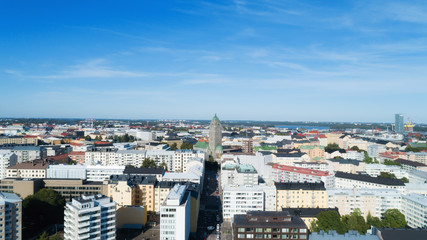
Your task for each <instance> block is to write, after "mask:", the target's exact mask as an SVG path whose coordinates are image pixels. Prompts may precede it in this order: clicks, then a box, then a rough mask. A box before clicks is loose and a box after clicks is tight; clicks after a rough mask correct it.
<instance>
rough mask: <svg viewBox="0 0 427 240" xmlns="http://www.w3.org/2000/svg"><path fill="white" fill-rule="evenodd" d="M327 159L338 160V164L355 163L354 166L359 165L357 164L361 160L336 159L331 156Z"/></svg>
mask: <svg viewBox="0 0 427 240" xmlns="http://www.w3.org/2000/svg"><path fill="white" fill-rule="evenodd" d="M328 161H331V162H339V163H340V164H352V165H356V166H359V164H360V163H361V161H359V160H356V159H336V158H331V159H328Z"/></svg>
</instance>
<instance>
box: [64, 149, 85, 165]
mask: <svg viewBox="0 0 427 240" xmlns="http://www.w3.org/2000/svg"><path fill="white" fill-rule="evenodd" d="M68 156H69V157H70V159H71V160H72V161H73V162H75V163H77V164H84V163H85V152H84V151H72V152H70V153H69V154H68Z"/></svg>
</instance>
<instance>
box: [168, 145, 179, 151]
mask: <svg viewBox="0 0 427 240" xmlns="http://www.w3.org/2000/svg"><path fill="white" fill-rule="evenodd" d="M168 145H169V144H168ZM169 147H170V149H171V150H172V151H175V150H176V149H178V144H176V143H172V144H171V145H169Z"/></svg>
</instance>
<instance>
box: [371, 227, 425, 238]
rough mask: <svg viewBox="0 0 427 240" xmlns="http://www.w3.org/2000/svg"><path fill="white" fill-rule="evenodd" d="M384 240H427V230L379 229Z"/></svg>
mask: <svg viewBox="0 0 427 240" xmlns="http://www.w3.org/2000/svg"><path fill="white" fill-rule="evenodd" d="M379 231H380V232H381V236H382V238H383V240H402V239H408V240H409V239H411V240H418V239H419V240H421V239H427V229H390V228H383V229H379Z"/></svg>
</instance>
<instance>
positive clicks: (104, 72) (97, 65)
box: [33, 58, 148, 79]
mask: <svg viewBox="0 0 427 240" xmlns="http://www.w3.org/2000/svg"><path fill="white" fill-rule="evenodd" d="M106 62H107V61H106V59H103V58H98V59H94V60H90V61H88V62H86V63H83V64H79V65H75V66H73V67H71V68H70V69H68V70H64V71H61V72H59V73H58V74H52V75H41V76H33V78H40V79H43V78H45V79H72V78H117V77H121V78H136V77H147V76H148V74H147V73H144V72H138V71H128V70H120V69H115V68H113V67H110V66H107V65H106Z"/></svg>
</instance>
